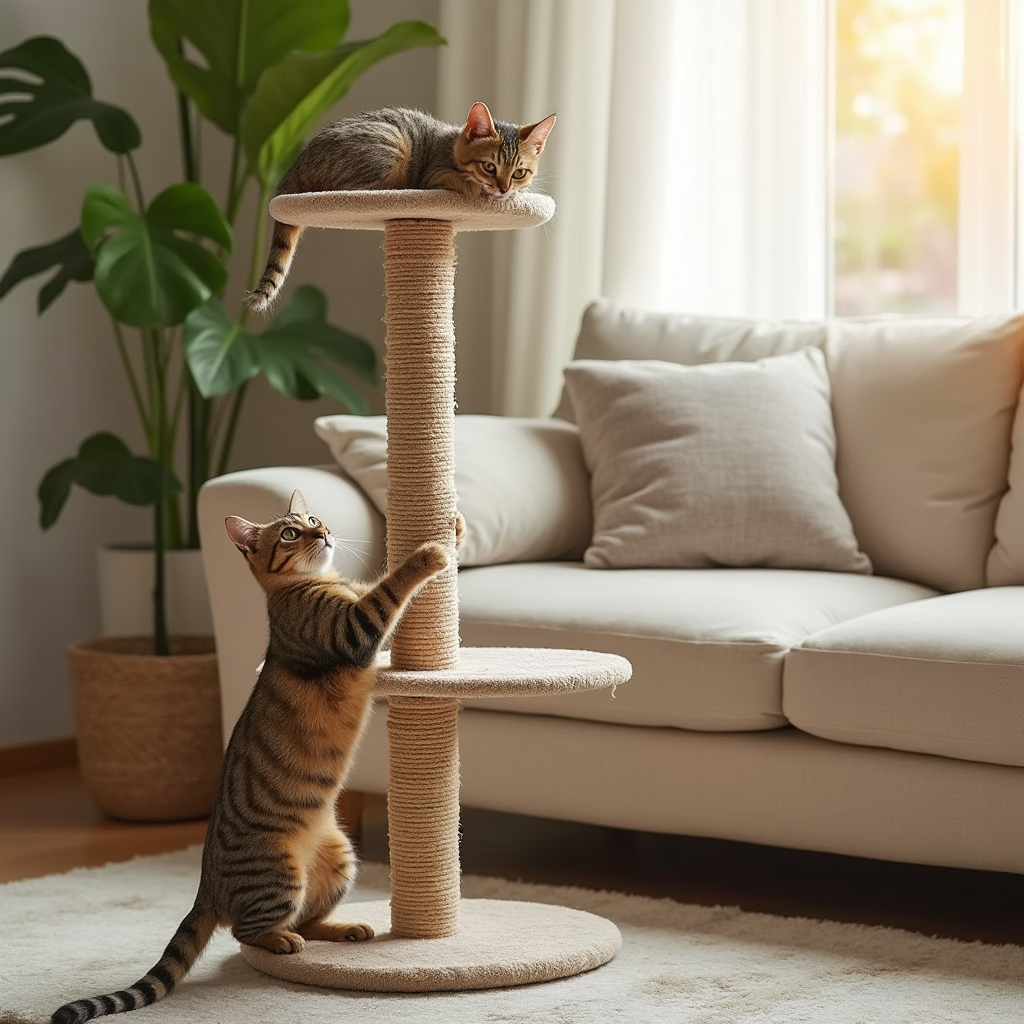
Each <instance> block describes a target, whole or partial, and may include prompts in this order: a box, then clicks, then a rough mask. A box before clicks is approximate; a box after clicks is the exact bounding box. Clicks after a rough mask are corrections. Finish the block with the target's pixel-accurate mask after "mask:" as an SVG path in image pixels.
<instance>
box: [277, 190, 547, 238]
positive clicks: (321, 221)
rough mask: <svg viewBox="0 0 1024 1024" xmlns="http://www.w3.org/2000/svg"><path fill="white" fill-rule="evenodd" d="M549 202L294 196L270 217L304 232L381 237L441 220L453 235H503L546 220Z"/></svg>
mask: <svg viewBox="0 0 1024 1024" xmlns="http://www.w3.org/2000/svg"><path fill="white" fill-rule="evenodd" d="M554 214H555V201H554V199H552V198H551V196H546V195H543V194H542V193H540V192H529V191H524V192H513V193H512V194H511V195H510V196H508V197H507V198H505V199H484V198H483V197H481V198H480V199H470V198H468V197H467V196H464V195H461V194H459V193H458V192H450V191H448V190H446V189H439V188H438V189H378V190H360V191H356V190H353V191H350V192H300V193H295V194H292V195H280V196H275V197H274V198H273V199H272V200H271V201H270V215H271V216H272V217H273V218H274V219H275V220H279V221H281V222H282V223H283V224H300V225H301V226H302V227H306V228H354V229H357V230H364V231H383V230H384V225H385V224H386V223H387V222H388V221H389V220H443V221H448V222H449V223H451V224H452V226H453V227H454V228H455V230H456V231H508V230H510V229H512V228H533V227H537V225H538V224H544V223H545V222H547V221H549V220H551V218H552V217H553V216H554Z"/></svg>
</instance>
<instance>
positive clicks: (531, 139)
mask: <svg viewBox="0 0 1024 1024" xmlns="http://www.w3.org/2000/svg"><path fill="white" fill-rule="evenodd" d="M554 127H555V115H554V114H551V115H550V116H548V117H545V118H544V120H543V121H538V122H537V123H536V124H528V125H525V126H524V127H522V128H520V129H519V138H520V139H521V140H522V141H523V145H524V146H525V147H526V148H527V149H529V150H532V152H534V153H536V154H539V153H540V152H541V150H543V149H544V143H545V142H547V141H548V136H549V135H550V134H551V129H552V128H554Z"/></svg>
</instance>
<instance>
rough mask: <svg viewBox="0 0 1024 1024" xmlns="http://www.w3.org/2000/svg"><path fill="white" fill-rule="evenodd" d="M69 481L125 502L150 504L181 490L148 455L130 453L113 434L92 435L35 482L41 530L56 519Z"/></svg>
mask: <svg viewBox="0 0 1024 1024" xmlns="http://www.w3.org/2000/svg"><path fill="white" fill-rule="evenodd" d="M73 484H77V485H78V486H79V487H82V488H83V489H85V490H87V491H89V492H91V493H92V494H99V495H104V496H107V495H112V496H113V497H115V498H120V499H121V501H124V502H127V503H128V504H129V505H153V504H155V503H156V502H157V501H159V500H160V499H161V498H162V497H164V496H165V495H168V494H177V493H178V492H179V491H180V490H181V482H180V481H179V480H178V478H177V477H176V476H175V475H174V473H173V471H172V470H171V469H169V468H168V467H167V466H164V465H163V464H162V463H160V462H157V460H156V459H152V458H150V457H149V456H148V455H133V454H132V453H131V451H130V450H129V448H128V445H126V444H125V443H124V441H122V440H121V439H120V438H119V437H115V436H114V435H113V434H106V433H100V434H93V435H92V437H88V438H86V439H85V440H84V441H83V442H82V445H81V447H80V448H79V449H78V454H77V455H76V456H74V457H73V458H70V459H65V460H64V461H63V462H59V463H57V465H56V466H53V467H52V468H51V469H50V470H49V471H48V472H47V474H46V475H45V476H44V477H43V479H42V482H41V483H40V484H39V522H40V525H41V526H42V528H43V529H44V530H48V529H49V528H50V527H51V526H53V524H54V523H55V522H56V521H57V518H58V517H59V516H60V513H61V510H62V509H63V508H64V505H65V503H66V502H67V500H68V496H69V495H70V493H71V487H72V485H73Z"/></svg>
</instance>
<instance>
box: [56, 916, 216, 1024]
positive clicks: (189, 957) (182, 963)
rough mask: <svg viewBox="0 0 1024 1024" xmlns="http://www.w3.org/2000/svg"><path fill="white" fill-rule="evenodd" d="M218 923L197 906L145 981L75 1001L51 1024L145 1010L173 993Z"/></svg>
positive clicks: (65, 1007) (77, 1022) (79, 1021)
mask: <svg viewBox="0 0 1024 1024" xmlns="http://www.w3.org/2000/svg"><path fill="white" fill-rule="evenodd" d="M217 924H218V921H217V918H216V916H215V915H214V914H213V912H212V911H210V910H206V909H200V907H199V905H198V903H197V904H196V906H194V907H193V908H192V910H191V911H189V913H188V914H187V915H186V917H185V920H184V921H182V922H181V924H180V925H178V930H177V931H176V932H175V933H174V938H173V939H171V941H170V942H169V943H168V944H167V948H166V949H165V950H164V952H163V956H161V957H160V960H159V962H158V963H157V964H156V966H155V967H153V968H152V969H151V970H150V971H149V973H148V974H146V976H145V977H143V978H140V979H139V980H138V981H137V982H135V984H134V985H132V987H131V988H126V989H122V990H121V991H120V992H111V993H110V994H109V995H105V996H95V997H94V998H92V999H79V1000H78V1001H77V1002H74V1003H67V1004H65V1005H64V1006H62V1007H61V1008H60V1009H59V1010H57V1011H56V1012H55V1013H54V1014H53V1016H52V1017H51V1018H50V1022H51V1024H82V1022H83V1021H87V1020H92V1019H93V1018H94V1017H104V1016H106V1015H107V1014H108V1013H126V1012H127V1011H128V1010H137V1009H139V1007H140V1006H149V1005H150V1003H155V1002H156V1001H157V1000H158V999H163V998H164V996H166V995H169V994H170V993H171V992H173V991H174V987H175V986H176V985H177V984H178V982H179V981H181V979H182V978H184V977H185V975H186V974H187V973H188V971H189V969H190V968H191V967H192V965H193V964H194V963H195V962H196V960H198V959H199V954H200V953H202V951H203V950H204V949H205V948H206V944H207V943H208V942H209V941H210V936H211V935H212V934H213V932H214V929H215V928H216V927H217Z"/></svg>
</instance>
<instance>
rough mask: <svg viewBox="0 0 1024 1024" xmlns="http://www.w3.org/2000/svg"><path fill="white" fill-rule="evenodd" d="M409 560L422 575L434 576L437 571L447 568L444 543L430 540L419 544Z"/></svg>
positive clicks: (446, 554)
mask: <svg viewBox="0 0 1024 1024" xmlns="http://www.w3.org/2000/svg"><path fill="white" fill-rule="evenodd" d="M409 561H410V562H411V563H412V566H413V568H415V569H416V570H417V571H418V572H421V573H422V574H423V575H424V576H436V575H437V573H439V572H441V571H442V570H444V569H447V568H448V561H449V559H448V552H447V550H445V548H444V545H442V544H435V543H434V542H433V541H430V542H429V543H427V544H421V545H420V546H419V547H418V548H417V549H416V550H415V551H414V552H413V553H412V557H411V558H410V559H409Z"/></svg>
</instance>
